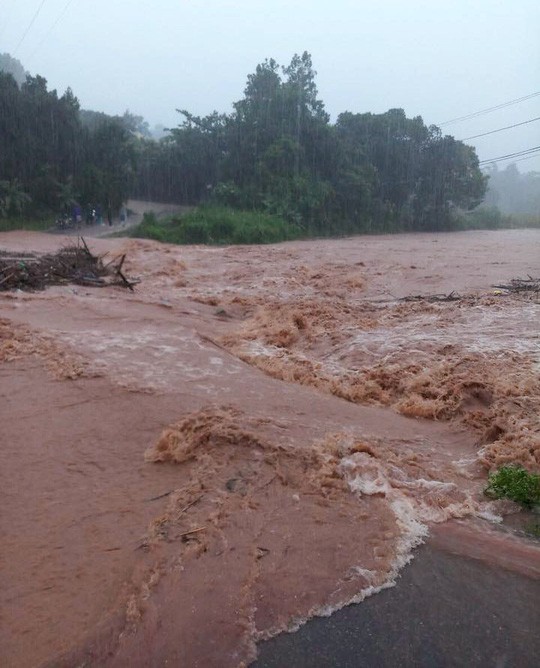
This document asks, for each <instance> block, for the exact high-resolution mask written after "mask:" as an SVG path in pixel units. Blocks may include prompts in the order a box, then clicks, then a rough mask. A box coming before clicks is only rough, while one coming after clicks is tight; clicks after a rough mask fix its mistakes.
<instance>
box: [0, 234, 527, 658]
mask: <svg viewBox="0 0 540 668" xmlns="http://www.w3.org/2000/svg"><path fill="white" fill-rule="evenodd" d="M62 243H63V240H62V239H61V238H59V237H58V236H47V235H43V234H37V233H22V232H21V233H5V234H3V235H2V236H1V237H0V248H1V249H4V250H9V251H23V252H26V251H36V252H50V251H51V250H54V249H56V248H58V246H59V245H60V244H62ZM91 247H92V249H93V250H94V251H95V252H96V253H105V252H107V253H109V255H110V256H111V257H113V256H114V255H115V254H120V253H127V260H126V264H125V265H124V268H125V270H126V272H127V273H128V274H129V275H131V276H138V277H140V279H141V283H140V284H139V286H138V287H137V290H136V291H135V292H134V293H129V292H127V291H125V290H123V289H122V288H120V287H108V288H103V289H92V288H85V287H80V286H73V285H63V286H57V287H54V288H49V289H48V290H46V291H45V292H41V293H32V294H29V293H22V292H15V293H6V292H4V293H0V378H1V393H2V402H1V405H0V420H1V422H0V423H1V425H2V431H1V434H0V440H1V454H2V469H1V476H2V481H1V494H2V498H1V508H2V512H1V518H0V522H1V530H2V536H3V537H2V552H3V564H2V570H1V575H0V578H1V581H0V584H1V587H0V590H1V593H0V597H1V598H0V609H1V613H2V626H1V631H0V632H1V647H2V664H3V665H6V666H40V665H50V666H73V665H92V666H126V665H130V666H163V665H181V666H204V667H205V668H211V667H212V666H216V667H218V666H219V667H220V668H226V667H227V666H240V665H246V664H248V663H249V662H251V661H253V660H254V659H255V658H256V656H257V643H259V642H260V641H262V640H264V639H268V638H271V637H274V636H276V635H277V634H279V633H280V632H282V631H293V630H295V629H297V628H299V627H300V626H301V625H303V624H304V623H305V622H306V620H308V619H310V618H312V617H314V616H321V615H323V616H325V615H329V614H331V613H332V612H333V611H336V610H338V609H340V608H343V607H344V606H346V605H348V604H349V603H352V602H360V601H362V600H363V599H365V598H366V597H368V596H371V595H373V594H376V593H377V592H379V591H381V590H385V589H388V588H389V587H391V586H392V585H394V584H395V582H396V578H397V576H398V574H399V573H400V571H401V569H403V568H404V567H405V566H406V564H407V563H408V562H409V561H410V560H411V559H412V558H413V557H414V556H415V548H416V547H417V546H419V545H420V544H421V543H423V542H425V541H426V540H428V541H429V542H431V544H432V545H434V546H435V547H436V549H437V550H441V549H442V550H447V552H453V553H458V554H461V555H464V556H468V557H472V558H474V559H475V560H477V561H478V563H483V564H485V567H486V568H495V567H497V568H503V569H505V571H506V572H513V573H514V574H515V575H516V576H517V575H519V576H520V577H525V578H528V579H529V580H530V582H531V583H533V582H537V581H538V578H539V577H540V556H539V555H540V552H539V548H538V543H536V542H534V541H533V540H529V539H527V538H525V537H523V536H521V535H517V534H514V533H512V532H510V531H508V530H506V531H505V530H502V529H501V528H500V526H499V525H500V523H501V520H502V518H503V517H504V516H506V515H509V514H512V513H515V512H516V510H517V508H516V507H514V506H513V505H512V504H511V503H510V502H493V501H489V500H488V499H486V498H485V497H484V496H483V493H482V490H483V488H484V486H485V481H486V475H487V472H488V471H489V470H490V469H493V468H496V467H497V466H500V465H501V464H504V463H519V464H521V465H522V466H525V467H526V468H528V469H529V470H538V469H539V468H540V425H539V415H540V380H539V373H538V372H539V355H540V347H539V346H540V339H539V329H538V322H539V321H540V318H539V315H540V306H539V300H538V295H537V294H536V295H535V294H532V295H526V294H523V295H515V294H510V293H506V292H505V291H497V290H494V289H493V288H492V285H493V284H498V283H501V282H508V281H509V280H510V279H511V278H514V277H526V276H527V275H528V274H531V275H535V276H537V275H538V272H539V259H540V232H539V231H533V230H513V231H498V232H466V233H456V234H447V235H434V234H433V235H431V234H415V235H396V236H380V237H357V238H349V239H340V240H334V241H320V240H319V241H308V242H294V243H287V244H282V245H275V246H267V247H225V248H207V247H196V246H192V247H175V246H167V245H160V244H158V243H154V242H150V241H140V240H125V239H93V240H92V242H91ZM452 291H455V293H458V294H459V295H461V297H462V298H460V299H458V300H455V301H429V300H425V299H417V300H412V301H402V300H401V298H403V297H407V296H411V295H422V294H423V295H433V294H448V293H450V292H452ZM430 536H431V537H430ZM430 554H431V553H430ZM421 563H422V562H421V561H419V562H418V564H419V568H420V566H421ZM426 586H427V585H426ZM486 596H489V592H486Z"/></svg>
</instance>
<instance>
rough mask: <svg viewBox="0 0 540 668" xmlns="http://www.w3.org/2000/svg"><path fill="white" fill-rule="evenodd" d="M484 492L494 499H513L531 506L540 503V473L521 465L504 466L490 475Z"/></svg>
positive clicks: (523, 504) (528, 506)
mask: <svg viewBox="0 0 540 668" xmlns="http://www.w3.org/2000/svg"><path fill="white" fill-rule="evenodd" d="M484 492H485V494H486V496H489V497H490V498H492V499H511V500H512V501H516V502H517V503H520V504H521V505H522V506H525V507H527V508H531V507H532V506H535V505H537V504H540V475H538V474H537V473H529V472H528V471H526V470H525V469H523V468H521V467H519V466H503V467H502V468H500V469H499V470H498V471H496V472H495V473H491V474H490V475H489V478H488V486H487V487H486V489H485V490H484Z"/></svg>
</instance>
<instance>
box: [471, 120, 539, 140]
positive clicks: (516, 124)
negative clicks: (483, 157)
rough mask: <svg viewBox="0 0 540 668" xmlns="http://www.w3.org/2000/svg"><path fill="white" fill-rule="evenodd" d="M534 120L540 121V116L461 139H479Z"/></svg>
mask: <svg viewBox="0 0 540 668" xmlns="http://www.w3.org/2000/svg"><path fill="white" fill-rule="evenodd" d="M534 121H540V116H537V117H536V118H531V119H530V120H528V121H523V122H522V123H514V125H507V126H506V127H504V128H499V129H498V130H491V131H490V132H483V133H482V134H480V135H473V136H472V137H465V138H464V139H460V140H459V141H467V140H468V139H478V137H486V136H487V135H493V134H495V133H496V132H502V131H503V130H510V128H518V127H519V126H520V125H527V123H533V122H534Z"/></svg>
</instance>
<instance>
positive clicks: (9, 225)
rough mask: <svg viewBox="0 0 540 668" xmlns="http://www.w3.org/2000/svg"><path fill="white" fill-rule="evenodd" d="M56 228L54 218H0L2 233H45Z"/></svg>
mask: <svg viewBox="0 0 540 668" xmlns="http://www.w3.org/2000/svg"><path fill="white" fill-rule="evenodd" d="M53 226H54V220H53V219H52V218H22V217H21V218H18V217H17V218H0V232H11V231H12V230H33V231H38V232H45V231H46V230H48V229H50V228H51V227H53Z"/></svg>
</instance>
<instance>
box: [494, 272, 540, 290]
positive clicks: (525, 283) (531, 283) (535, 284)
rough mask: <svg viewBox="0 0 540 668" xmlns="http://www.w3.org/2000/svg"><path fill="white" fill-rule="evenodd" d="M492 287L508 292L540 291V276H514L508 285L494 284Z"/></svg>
mask: <svg viewBox="0 0 540 668" xmlns="http://www.w3.org/2000/svg"><path fill="white" fill-rule="evenodd" d="M492 287H494V288H498V289H499V290H507V291H508V292H536V293H538V292H540V278H533V277H532V276H529V277H528V278H513V279H512V280H511V281H510V283H508V284H507V285H493V286H492Z"/></svg>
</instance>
